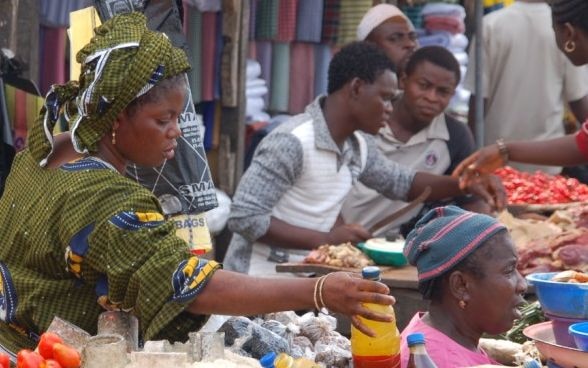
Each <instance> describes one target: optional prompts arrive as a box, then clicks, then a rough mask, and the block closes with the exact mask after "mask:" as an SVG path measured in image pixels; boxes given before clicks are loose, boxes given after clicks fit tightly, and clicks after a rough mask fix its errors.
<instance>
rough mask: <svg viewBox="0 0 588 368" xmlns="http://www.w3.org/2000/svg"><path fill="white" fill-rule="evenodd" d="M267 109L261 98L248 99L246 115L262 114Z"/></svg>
mask: <svg viewBox="0 0 588 368" xmlns="http://www.w3.org/2000/svg"><path fill="white" fill-rule="evenodd" d="M263 109H265V102H264V101H263V98H261V97H251V98H247V102H246V103H245V113H246V114H248V115H249V114H253V113H256V112H261V111H263Z"/></svg>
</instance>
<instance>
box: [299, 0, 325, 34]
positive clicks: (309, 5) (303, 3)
mask: <svg viewBox="0 0 588 368" xmlns="http://www.w3.org/2000/svg"><path fill="white" fill-rule="evenodd" d="M323 5H324V3H323V1H319V0H298V14H297V15H296V40H297V41H305V42H316V43H319V42H321V36H322V26H323Z"/></svg>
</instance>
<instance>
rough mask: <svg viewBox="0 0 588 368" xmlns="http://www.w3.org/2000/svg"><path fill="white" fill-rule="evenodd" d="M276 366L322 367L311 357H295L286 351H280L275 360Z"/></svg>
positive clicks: (291, 367) (282, 367) (293, 367)
mask: <svg viewBox="0 0 588 368" xmlns="http://www.w3.org/2000/svg"><path fill="white" fill-rule="evenodd" d="M274 367H275V368H320V365H318V364H316V363H315V362H313V361H312V360H310V359H306V358H298V359H294V358H292V357H291V356H290V355H288V354H286V353H280V354H278V356H277V357H276V359H275V360H274Z"/></svg>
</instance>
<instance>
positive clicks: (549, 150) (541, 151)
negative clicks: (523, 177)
mask: <svg viewBox="0 0 588 368" xmlns="http://www.w3.org/2000/svg"><path fill="white" fill-rule="evenodd" d="M506 147H507V148H508V156H509V161H513V162H520V163H527V164H536V165H551V166H575V165H580V164H583V163H586V158H585V157H584V156H583V155H582V153H581V152H580V150H579V149H578V146H577V145H576V139H575V136H574V135H566V136H564V137H561V138H555V139H550V140H546V141H518V142H508V143H506Z"/></svg>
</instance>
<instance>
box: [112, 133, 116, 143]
mask: <svg viewBox="0 0 588 368" xmlns="http://www.w3.org/2000/svg"><path fill="white" fill-rule="evenodd" d="M112 145H113V146H115V145H116V130H113V131H112Z"/></svg>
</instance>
